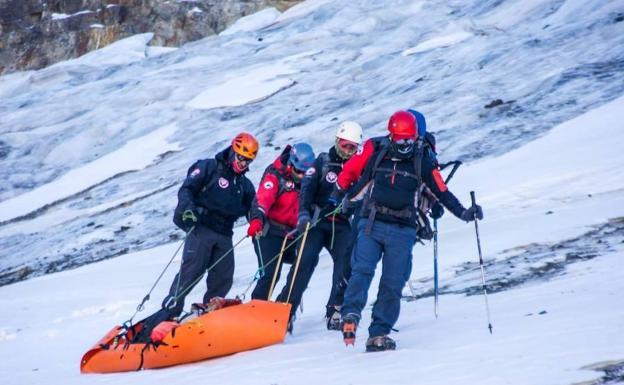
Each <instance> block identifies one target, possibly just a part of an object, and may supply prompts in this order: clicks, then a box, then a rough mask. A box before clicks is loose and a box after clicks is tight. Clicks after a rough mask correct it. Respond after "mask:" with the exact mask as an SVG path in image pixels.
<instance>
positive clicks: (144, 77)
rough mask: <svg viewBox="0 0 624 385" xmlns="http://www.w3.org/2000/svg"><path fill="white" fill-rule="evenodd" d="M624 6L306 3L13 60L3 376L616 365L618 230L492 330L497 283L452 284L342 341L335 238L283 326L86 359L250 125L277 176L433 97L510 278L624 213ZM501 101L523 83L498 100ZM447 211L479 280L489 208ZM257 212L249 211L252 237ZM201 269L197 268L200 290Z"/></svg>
mask: <svg viewBox="0 0 624 385" xmlns="http://www.w3.org/2000/svg"><path fill="white" fill-rule="evenodd" d="M111 6H116V5H108V6H107V7H111ZM618 7H619V8H621V6H620V4H619V3H618V2H613V1H607V0H599V1H592V2H582V1H559V0H530V1H520V0H509V1H505V2H500V1H493V2H481V1H460V2H457V1H456V2H447V3H435V4H434V3H431V2H425V1H417V2H415V1H404V0H398V1H392V2H391V3H389V2H377V1H371V0H361V1H355V2H354V1H346V0H344V1H327V0H315V1H313V0H308V1H306V2H303V3H301V4H299V5H297V6H295V7H292V8H291V9H289V10H288V11H286V12H284V13H282V14H278V13H276V11H275V10H267V11H264V13H262V12H260V13H258V14H256V15H250V16H248V17H247V18H244V19H241V20H240V21H239V22H238V23H235V24H234V25H232V26H231V27H230V29H228V30H227V32H224V33H222V34H221V35H220V36H212V37H208V38H205V39H202V40H200V41H197V42H193V43H190V44H187V45H185V46H183V47H180V48H179V49H173V48H164V47H151V46H148V43H149V41H150V40H151V38H152V34H150V33H147V34H141V35H136V36H133V37H130V38H128V39H124V40H122V41H119V42H117V43H114V44H111V45H109V46H107V47H105V48H103V49H100V50H97V51H94V52H91V53H89V54H88V55H85V56H83V57H81V58H78V59H75V60H70V61H67V62H63V63H59V64H56V65H54V66H51V67H49V68H46V69H43V70H39V71H28V72H23V73H16V74H12V75H8V76H3V77H0V114H1V115H2V120H0V165H2V167H0V178H1V180H2V182H3V183H2V184H0V218H1V219H0V222H4V223H3V224H2V225H0V250H2V251H1V252H0V277H3V276H5V274H10V273H11V274H21V273H22V272H24V271H26V272H27V273H28V269H30V270H31V271H32V273H31V274H30V275H28V278H29V279H27V280H25V281H22V282H18V283H13V284H10V285H5V286H0V308H2V312H0V357H2V359H1V360H0V377H1V378H2V381H3V382H2V383H3V385H4V384H7V385H13V384H15V385H18V384H19V385H28V384H39V383H48V382H50V379H54V380H53V382H58V383H64V384H65V383H66V384H81V383H89V384H92V383H94V384H108V383H114V384H137V385H142V384H148V383H149V384H153V383H177V382H180V381H181V379H182V380H183V381H194V380H197V381H205V380H206V378H210V380H211V381H214V382H215V383H224V384H228V383H236V384H248V383H249V384H251V383H253V384H257V383H262V384H264V383H266V384H271V383H276V384H319V383H358V384H377V383H381V382H383V383H396V384H412V383H414V382H418V383H423V384H430V383H436V384H437V383H443V384H471V383H478V384H482V385H499V384H503V383H504V384H522V385H524V384H531V385H540V384H549V385H550V384H562V385H563V384H572V383H579V382H582V381H591V380H594V379H596V378H598V377H600V376H601V375H602V373H601V372H597V371H594V370H587V369H584V368H587V367H589V366H591V365H595V364H597V363H600V362H606V361H616V362H620V361H621V360H622V358H623V357H622V355H621V354H622V351H621V346H624V333H623V331H624V308H623V307H622V306H621V293H622V291H623V290H624V287H623V285H624V262H623V259H622V258H623V257H624V245H622V244H621V243H617V244H615V243H614V246H613V247H612V248H607V249H608V250H607V251H605V252H604V254H601V255H598V256H596V257H595V258H593V259H591V260H589V261H582V262H575V263H572V264H569V265H567V267H566V268H565V269H564V271H563V272H562V273H561V274H557V275H555V276H553V277H549V278H541V279H534V280H530V281H527V282H525V283H524V284H522V285H520V286H517V287H513V288H509V289H506V290H503V291H501V292H498V293H496V294H490V296H489V300H490V308H491V313H492V323H493V326H494V334H493V335H490V334H489V332H488V330H487V319H486V315H485V307H484V303H483V298H482V296H481V295H476V296H462V295H457V294H453V295H450V294H448V295H442V296H441V298H440V318H438V319H437V320H436V319H435V317H434V315H433V301H432V299H431V298H425V299H420V300H417V301H413V302H406V301H405V302H402V314H401V316H400V319H399V322H398V323H397V325H396V328H397V329H399V332H397V333H394V334H393V336H394V337H395V338H396V340H397V343H398V350H397V351H395V352H387V353H380V354H365V353H364V352H363V350H364V349H363V343H364V339H365V338H366V330H365V329H366V326H367V325H368V323H369V321H370V306H369V307H367V309H366V310H365V311H364V319H363V322H362V327H361V329H360V332H359V333H358V340H357V342H356V346H355V348H345V347H344V345H343V344H342V341H341V338H340V336H339V334H337V333H334V332H328V331H326V330H325V326H324V322H323V320H322V318H323V314H324V305H325V300H326V298H327V295H328V294H329V282H330V280H331V259H330V257H329V256H328V255H327V254H326V253H323V254H322V255H321V261H320V263H319V266H318V267H317V271H316V272H315V275H314V277H313V278H312V281H311V283H310V285H309V288H308V290H307V291H306V294H305V296H304V301H303V302H304V309H305V312H304V313H303V314H300V315H299V317H298V320H297V322H296V323H295V333H294V334H293V335H292V336H287V338H286V341H285V343H284V344H280V345H276V346H271V347H268V348H265V349H260V350H257V351H252V352H244V353H240V354H235V355H232V356H229V357H224V358H220V359H215V360H210V361H204V362H201V363H196V364H192V365H183V366H178V367H174V368H168V369H164V370H152V371H142V372H138V373H125V374H113V375H88V376H85V375H80V374H79V369H78V367H79V366H78V365H79V360H80V358H81V356H82V354H83V353H84V352H85V351H86V350H87V349H88V348H90V347H91V346H92V345H93V344H94V343H95V342H96V341H97V340H99V338H100V337H102V335H103V334H104V333H105V332H107V331H108V330H109V329H110V328H111V327H112V326H113V325H116V324H119V323H121V322H123V321H125V320H126V319H127V318H128V317H129V316H130V315H131V314H132V313H133V312H134V311H135V309H136V305H137V304H138V303H139V302H140V300H141V299H142V298H143V296H144V295H145V294H146V292H147V290H149V288H150V287H151V285H152V284H153V282H154V280H155V279H156V277H157V276H158V274H159V273H160V272H161V270H162V268H163V267H164V266H165V264H166V263H167V261H168V260H169V259H170V258H171V255H172V254H173V252H174V251H175V249H176V248H177V247H178V246H179V241H178V242H174V243H170V242H171V239H175V237H174V235H179V234H180V232H176V231H175V230H174V228H173V225H172V224H171V211H172V209H173V207H174V205H175V202H176V189H177V188H178V186H179V184H180V182H181V180H182V178H183V177H184V175H185V172H186V170H187V168H188V166H190V164H191V163H192V162H193V161H194V160H195V159H200V158H205V157H209V156H212V155H214V153H216V152H217V151H218V150H221V149H223V148H224V147H225V146H227V144H228V143H229V141H230V140H231V137H232V135H233V134H234V133H238V132H240V131H249V132H252V133H254V134H255V135H256V136H257V137H258V138H259V140H260V142H261V146H262V147H261V149H260V152H259V156H258V158H257V160H256V161H255V162H254V163H253V164H252V169H251V171H250V173H249V176H250V177H251V179H252V180H253V181H254V182H255V183H257V181H258V179H259V177H260V175H261V173H262V170H263V169H264V167H265V166H266V165H267V164H269V162H270V161H272V160H273V159H274V158H275V156H276V155H277V154H278V153H279V152H280V151H281V148H283V146H284V145H285V144H286V143H292V142H294V141H309V142H310V143H311V144H312V145H313V147H314V148H315V150H316V151H317V152H320V151H322V150H326V149H327V148H329V146H331V145H332V143H333V134H334V132H335V129H336V127H337V125H338V124H339V123H340V121H343V120H356V121H358V122H359V123H360V124H362V125H363V126H364V129H365V136H367V137H369V136H376V135H379V134H381V133H383V132H385V123H386V119H387V117H388V116H389V114H390V113H392V112H393V111H395V110H396V109H398V108H405V107H416V108H417V109H419V110H421V111H422V112H423V113H424V114H425V115H426V116H427V120H428V127H429V128H430V129H431V130H432V131H435V132H436V134H437V139H438V150H439V152H440V154H441V155H440V157H441V160H442V161H448V160H451V159H457V158H459V159H461V160H463V161H464V165H463V166H462V167H461V168H460V170H459V171H458V173H457V175H456V176H455V177H454V179H453V180H452V182H451V183H450V184H449V186H450V189H451V190H452V191H453V192H454V193H455V194H456V195H457V196H458V197H459V198H460V200H461V201H462V202H463V203H464V204H465V205H467V204H468V203H469V195H468V194H469V191H470V190H476V194H477V201H478V202H479V203H480V204H482V205H483V207H484V211H485V216H486V218H485V220H484V221H482V222H481V223H480V226H479V228H480V231H481V239H482V244H483V251H484V259H485V261H486V263H491V264H495V265H494V266H496V267H497V269H492V270H491V271H487V270H486V280H487V279H488V278H489V279H491V280H493V279H499V280H500V279H504V269H502V268H500V266H499V265H496V263H499V264H500V263H503V262H502V261H503V260H505V259H506V258H508V257H509V256H510V255H514V253H521V252H522V250H528V249H529V247H528V245H530V244H535V243H539V244H546V245H549V244H556V243H558V242H562V241H564V240H567V239H572V238H576V237H579V236H582V235H583V234H585V233H587V232H588V231H589V230H591V229H592V228H593V227H592V226H595V225H600V224H604V223H605V222H607V221H608V220H609V219H611V218H617V217H622V216H624V175H623V173H624V171H623V170H624V154H622V152H621V144H622V143H624V137H623V136H624V131H622V129H621V122H622V121H623V119H624V116H623V115H624V86H623V85H624V71H623V69H624V64H622V58H621V52H622V50H621V49H618V48H621V47H624V29H623V28H624V23H622V22H617V15H618V14H619V13H621V9H619V8H618ZM581 37H582V38H581ZM494 99H501V100H503V102H504V103H503V104H502V105H499V106H497V107H494V108H485V107H484V106H485V105H487V104H489V103H490V102H491V101H492V100H494ZM2 151H6V154H4V153H2ZM33 170H34V171H33ZM41 208H45V209H44V210H41ZM24 216H26V217H24ZM19 217H24V218H22V219H20V220H17V219H16V218H19ZM439 227H440V234H439V235H440V258H439V268H440V282H441V284H442V285H455V284H460V285H461V284H463V285H470V284H472V285H473V286H479V285H480V276H479V278H478V279H477V278H476V277H477V276H478V274H474V277H475V279H474V281H475V282H473V283H471V282H469V281H468V282H466V280H468V279H470V277H472V276H471V275H468V278H466V276H460V275H459V274H458V273H457V272H458V271H460V270H461V269H462V266H464V265H465V264H466V263H467V262H472V263H475V262H477V261H478V255H477V252H476V244H475V236H474V227H473V226H472V225H471V224H468V225H467V224H465V223H463V222H461V221H459V220H457V219H456V218H454V217H452V215H450V214H449V213H447V214H446V215H445V216H444V217H443V218H442V220H441V221H440V222H439ZM121 229H124V230H121ZM244 231H245V228H244V227H239V228H236V229H235V234H234V240H238V239H240V238H241V237H243V236H244ZM581 241H582V238H581ZM586 242H587V243H588V245H590V242H596V240H593V239H591V240H589V239H588V240H587V241H586ZM413 251H414V263H413V265H414V267H413V271H412V275H411V279H412V282H413V283H415V284H416V285H417V286H418V285H420V286H419V287H417V288H416V289H418V290H420V289H423V284H420V283H419V280H420V279H422V278H426V279H430V278H431V276H432V271H433V266H432V259H433V258H432V248H431V245H430V244H428V245H426V246H421V245H417V246H416V247H415V248H414V250H413ZM116 255H120V256H118V257H116V258H111V259H107V260H103V259H106V258H109V257H111V256H116ZM566 258H567V257H566V255H563V254H562V255H555V256H553V260H556V261H564V260H565V259H566ZM98 260H103V261H100V262H97V263H91V264H87V265H85V266H82V267H79V268H74V269H72V270H66V271H63V272H60V273H54V274H48V272H50V271H56V270H59V269H63V268H68V267H75V266H76V265H78V264H84V263H88V262H92V261H98ZM525 265H526V266H524V268H526V269H528V270H530V269H531V268H540V267H543V266H544V262H543V261H535V262H531V263H530V262H527V263H526V264H525ZM179 266H180V256H179V255H178V256H177V257H176V258H175V261H174V263H173V265H172V266H171V267H170V268H169V270H168V271H167V272H166V274H165V276H164V277H163V279H162V281H161V282H160V284H159V285H158V286H157V287H156V290H155V292H154V293H152V296H151V298H152V299H151V301H150V302H148V306H147V309H146V310H145V311H144V312H142V313H140V315H139V316H138V317H137V318H139V317H142V316H146V315H148V314H149V313H150V312H152V311H154V310H155V309H156V308H157V307H158V305H159V304H160V300H161V299H162V298H163V296H164V295H165V293H166V291H167V289H168V286H169V284H170V282H171V281H172V280H173V277H174V275H175V273H176V271H177V269H178V268H179ZM256 268H257V266H256V257H255V255H254V253H253V248H252V245H251V243H250V242H249V241H248V240H247V241H245V242H243V243H242V244H241V246H240V247H239V248H237V249H236V272H235V279H234V287H233V289H232V290H231V292H230V295H231V296H234V295H236V294H240V293H242V292H243V291H244V290H245V289H246V288H247V287H248V285H249V283H250V281H251V278H252V276H253V274H254V272H255V269H256ZM501 271H503V273H501ZM15 272H17V273H15ZM379 273H380V272H379V271H378V272H377V274H376V279H375V281H374V282H373V285H372V286H371V293H370V295H369V305H370V304H371V303H372V301H374V298H375V295H374V294H375V292H376V290H377V285H378V280H379ZM496 274H501V275H500V276H497V275H496ZM36 275H40V276H38V277H35V278H31V277H33V276H36ZM282 283H283V282H282ZM280 285H281V283H280ZM203 290H204V286H203V283H202V284H199V285H198V286H197V288H196V289H195V290H194V291H193V292H192V293H191V294H190V295H189V297H188V301H187V302H188V303H190V302H193V301H198V300H199V299H200V298H201V296H202V294H203ZM405 293H406V294H408V293H409V290H408V289H407V288H406V289H405ZM543 311H546V312H545V313H543ZM540 313H543V314H540ZM302 373H305V375H302Z"/></svg>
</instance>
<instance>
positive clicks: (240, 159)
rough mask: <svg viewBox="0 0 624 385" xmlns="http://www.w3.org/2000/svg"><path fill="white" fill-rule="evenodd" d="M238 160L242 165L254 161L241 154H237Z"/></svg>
mask: <svg viewBox="0 0 624 385" xmlns="http://www.w3.org/2000/svg"><path fill="white" fill-rule="evenodd" d="M236 160H237V161H239V162H240V163H251V162H253V159H249V158H247V157H244V156H242V155H241V154H236Z"/></svg>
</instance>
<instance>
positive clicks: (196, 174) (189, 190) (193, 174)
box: [178, 159, 217, 210]
mask: <svg viewBox="0 0 624 385" xmlns="http://www.w3.org/2000/svg"><path fill="white" fill-rule="evenodd" d="M216 168H217V162H216V161H215V160H214V159H207V160H200V161H197V162H195V164H193V165H192V166H191V167H190V168H189V170H188V172H187V174H186V179H185V180H184V183H182V187H180V190H178V207H181V208H182V209H183V210H195V209H197V207H196V205H195V198H196V197H197V195H198V194H199V192H200V191H201V189H202V188H204V186H205V185H206V183H207V181H209V180H210V178H211V177H212V176H213V174H214V172H215V170H216Z"/></svg>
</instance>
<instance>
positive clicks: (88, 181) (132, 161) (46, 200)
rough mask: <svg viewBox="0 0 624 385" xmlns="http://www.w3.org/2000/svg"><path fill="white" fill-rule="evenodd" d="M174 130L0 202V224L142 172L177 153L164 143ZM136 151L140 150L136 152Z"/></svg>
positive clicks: (170, 128)
mask: <svg viewBox="0 0 624 385" xmlns="http://www.w3.org/2000/svg"><path fill="white" fill-rule="evenodd" d="M176 129H177V127H176V125H174V124H172V125H168V126H164V127H162V128H160V129H158V130H156V131H154V132H152V133H150V134H148V135H145V136H143V137H140V138H136V139H133V140H130V141H128V143H126V144H125V145H124V146H123V147H121V148H119V149H118V150H116V151H114V152H112V153H110V154H106V155H104V156H102V157H101V158H99V159H97V160H95V161H93V162H90V163H88V164H86V165H84V166H82V167H79V168H76V169H74V170H71V171H70V172H68V173H67V174H65V175H63V176H61V177H60V178H58V179H56V180H54V181H52V182H50V183H48V184H45V185H43V186H40V187H38V188H36V189H34V190H32V191H29V192H27V193H25V194H22V195H19V196H17V197H15V198H12V199H8V200H5V201H3V202H0V213H1V214H0V222H4V221H8V220H10V219H13V218H17V217H21V216H24V215H27V214H30V213H32V212H33V211H36V210H39V209H41V208H43V207H45V206H47V205H50V204H52V203H54V202H57V201H59V200H62V199H64V198H67V197H70V196H72V195H74V194H78V193H79V192H82V191H85V190H87V189H88V188H90V187H93V186H95V185H97V184H98V183H101V182H103V181H105V180H107V179H109V178H112V177H114V176H115V175H118V174H121V173H124V172H129V171H136V170H141V169H143V168H145V167H147V166H149V165H150V164H151V163H152V162H154V160H156V158H157V157H158V156H159V155H161V154H163V153H165V152H167V151H178V150H179V149H180V147H179V146H178V145H177V144H176V143H169V142H168V141H167V138H168V137H169V136H171V135H173V134H174V132H175V131H176ZM137 149H140V150H141V151H137Z"/></svg>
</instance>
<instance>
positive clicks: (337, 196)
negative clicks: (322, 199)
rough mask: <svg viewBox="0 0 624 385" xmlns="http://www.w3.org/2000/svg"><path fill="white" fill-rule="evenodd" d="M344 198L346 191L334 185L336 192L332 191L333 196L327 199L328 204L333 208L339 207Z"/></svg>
mask: <svg viewBox="0 0 624 385" xmlns="http://www.w3.org/2000/svg"><path fill="white" fill-rule="evenodd" d="M344 196H345V193H344V191H342V189H341V188H340V187H338V185H337V184H336V185H334V191H332V193H331V195H330V196H329V198H328V199H327V204H328V205H330V206H333V207H338V206H339V205H340V203H341V202H342V199H343V198H344Z"/></svg>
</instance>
